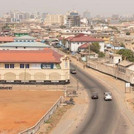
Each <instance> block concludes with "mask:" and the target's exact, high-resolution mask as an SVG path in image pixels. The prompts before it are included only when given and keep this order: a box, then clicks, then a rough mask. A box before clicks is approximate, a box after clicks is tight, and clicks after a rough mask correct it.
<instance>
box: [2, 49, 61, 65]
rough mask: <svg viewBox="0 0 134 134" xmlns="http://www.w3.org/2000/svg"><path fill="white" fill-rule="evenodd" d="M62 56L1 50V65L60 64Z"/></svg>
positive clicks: (49, 50)
mask: <svg viewBox="0 0 134 134" xmlns="http://www.w3.org/2000/svg"><path fill="white" fill-rule="evenodd" d="M61 57H62V55H60V54H58V53H57V52H55V51H53V50H51V49H50V48H45V49H44V50H37V51H36V50H0V62H1V63H60V58H61Z"/></svg>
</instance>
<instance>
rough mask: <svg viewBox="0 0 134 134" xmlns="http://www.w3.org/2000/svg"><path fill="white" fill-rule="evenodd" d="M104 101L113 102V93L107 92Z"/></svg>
mask: <svg viewBox="0 0 134 134" xmlns="http://www.w3.org/2000/svg"><path fill="white" fill-rule="evenodd" d="M104 100H105V101H112V93H111V92H105V93H104Z"/></svg>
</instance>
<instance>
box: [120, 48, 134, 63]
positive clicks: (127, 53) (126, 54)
mask: <svg viewBox="0 0 134 134" xmlns="http://www.w3.org/2000/svg"><path fill="white" fill-rule="evenodd" d="M117 53H118V54H120V55H122V58H123V59H126V60H129V61H131V62H134V52H133V51H131V50H130V49H121V50H119V51H118V52H117Z"/></svg>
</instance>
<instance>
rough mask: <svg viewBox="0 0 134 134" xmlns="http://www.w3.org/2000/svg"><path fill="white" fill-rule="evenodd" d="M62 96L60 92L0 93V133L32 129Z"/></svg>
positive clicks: (9, 133)
mask: <svg viewBox="0 0 134 134" xmlns="http://www.w3.org/2000/svg"><path fill="white" fill-rule="evenodd" d="M62 95H63V92H62V91H44V90H12V91H7V90H6V91H0V133H4V134H17V133H18V132H20V131H22V130H25V129H27V128H29V127H32V126H33V125H34V124H36V122H37V121H38V120H39V119H40V118H41V117H42V116H43V115H44V114H45V113H46V112H47V111H48V110H49V109H50V108H51V107H52V105H53V104H54V103H55V102H56V101H57V100H58V99H59V97H60V96H62Z"/></svg>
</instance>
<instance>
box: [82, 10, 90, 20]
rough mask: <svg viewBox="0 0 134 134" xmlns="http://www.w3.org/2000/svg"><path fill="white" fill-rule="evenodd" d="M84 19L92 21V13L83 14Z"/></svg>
mask: <svg viewBox="0 0 134 134" xmlns="http://www.w3.org/2000/svg"><path fill="white" fill-rule="evenodd" d="M83 17H84V18H87V19H88V20H90V19H91V14H90V12H89V11H85V12H84V13H83Z"/></svg>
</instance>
